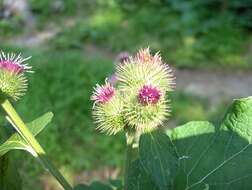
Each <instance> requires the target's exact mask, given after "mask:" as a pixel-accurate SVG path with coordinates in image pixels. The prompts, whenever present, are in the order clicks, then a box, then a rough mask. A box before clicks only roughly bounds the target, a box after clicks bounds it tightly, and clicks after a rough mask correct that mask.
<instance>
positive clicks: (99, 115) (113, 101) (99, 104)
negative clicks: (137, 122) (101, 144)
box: [91, 82, 124, 135]
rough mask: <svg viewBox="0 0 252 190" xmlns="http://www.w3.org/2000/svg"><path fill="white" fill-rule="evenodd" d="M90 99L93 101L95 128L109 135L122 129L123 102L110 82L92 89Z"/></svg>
mask: <svg viewBox="0 0 252 190" xmlns="http://www.w3.org/2000/svg"><path fill="white" fill-rule="evenodd" d="M91 100H93V101H94V107H93V117H94V120H95V123H97V129H98V130H100V131H101V132H105V133H107V134H109V135H112V134H116V133H118V132H119V131H121V130H123V128H124V123H123V116H122V109H123V104H122V101H121V97H120V96H119V94H116V91H115V88H114V87H113V86H111V84H110V83H107V82H106V83H105V85H102V86H99V85H97V87H96V88H95V90H94V93H93V95H92V96H91Z"/></svg>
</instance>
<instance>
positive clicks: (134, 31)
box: [54, 0, 252, 67]
mask: <svg viewBox="0 0 252 190" xmlns="http://www.w3.org/2000/svg"><path fill="white" fill-rule="evenodd" d="M98 2H99V1H98ZM113 2H114V3H111V4H109V3H108V4H106V5H104V4H103V6H99V4H98V5H97V9H96V10H95V11H92V12H91V13H90V14H89V16H88V17H84V18H80V19H78V20H77V22H76V24H75V25H74V26H72V27H70V28H66V29H65V30H63V31H62V32H61V33H59V35H58V36H57V37H56V39H55V40H54V45H55V47H56V48H72V47H81V46H82V45H84V43H95V44H96V45H100V46H102V47H104V48H107V49H110V50H112V51H115V52H119V51H122V50H132V51H134V50H136V49H138V48H139V47H142V46H151V47H152V48H153V49H155V50H161V52H162V53H163V55H165V57H166V58H168V60H170V62H171V63H174V64H176V65H177V66H181V67H206V66H212V65H213V66H217V65H225V66H230V67H236V66H238V67H247V66H249V62H250V61H251V59H250V57H249V56H248V55H247V54H248V45H249V43H248V42H249V41H250V35H249V31H250V30H251V27H252V25H251V20H252V14H251V11H250V10H251V9H252V3H251V2H249V1H244V2H241V1H237V0H234V1H225V0H222V1H221V0H209V1H200V0H193V1H177V0H173V1H165V0H164V1H161V0H160V1H151V0H150V1H122V0H115V1H113Z"/></svg>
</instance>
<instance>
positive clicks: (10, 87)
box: [0, 51, 32, 100]
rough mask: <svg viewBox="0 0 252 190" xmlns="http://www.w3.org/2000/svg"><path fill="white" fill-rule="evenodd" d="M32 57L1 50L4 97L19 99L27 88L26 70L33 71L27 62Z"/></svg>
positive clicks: (0, 84) (1, 84) (0, 63)
mask: <svg viewBox="0 0 252 190" xmlns="http://www.w3.org/2000/svg"><path fill="white" fill-rule="evenodd" d="M28 59H30V57H27V58H22V57H21V54H19V55H15V54H14V53H11V54H9V53H7V54H6V53H4V52H2V51H1V52H0V92H1V97H2V98H7V97H10V98H12V99H14V100H17V99H19V98H20V97H21V96H23V95H24V94H25V91H26V90H27V79H26V77H25V72H32V71H31V66H28V64H26V63H25V62H26V61H27V60H28Z"/></svg>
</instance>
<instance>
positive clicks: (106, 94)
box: [91, 83, 115, 103]
mask: <svg viewBox="0 0 252 190" xmlns="http://www.w3.org/2000/svg"><path fill="white" fill-rule="evenodd" d="M114 95H115V89H114V87H113V86H111V85H110V84H109V83H108V84H105V85H103V86H97V87H96V89H95V92H94V94H93V95H92V96H91V100H93V101H95V102H96V103H106V102H108V101H109V100H110V99H111V98H112V97H113V96H114Z"/></svg>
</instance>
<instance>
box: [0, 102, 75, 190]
mask: <svg viewBox="0 0 252 190" xmlns="http://www.w3.org/2000/svg"><path fill="white" fill-rule="evenodd" d="M1 105H2V107H3V109H4V110H5V112H6V113H7V115H8V117H9V119H11V121H12V123H13V124H14V125H15V126H14V127H15V128H16V130H17V131H18V133H19V134H20V135H21V136H22V138H23V139H24V140H25V141H26V142H27V143H28V145H29V146H30V147H31V148H32V150H33V151H34V153H35V156H37V158H38V159H39V160H40V162H41V163H42V164H43V166H44V167H45V168H46V169H47V170H48V171H49V172H50V173H51V174H52V175H53V176H54V177H55V178H56V179H57V181H58V182H59V183H60V184H61V185H62V187H64V189H65V190H73V188H72V186H71V185H70V184H69V183H68V182H67V180H66V179H65V178H64V177H63V176H62V174H61V173H60V171H59V170H58V169H57V168H56V167H55V166H54V165H53V164H52V163H51V161H50V160H49V158H48V157H47V155H46V153H45V151H44V149H43V148H42V147H41V145H40V144H39V142H38V141H37V140H36V139H35V137H34V136H33V134H32V133H31V132H30V131H29V129H28V128H27V126H26V125H25V123H24V122H23V120H22V119H21V118H20V116H19V115H18V113H17V112H16V110H15V109H14V107H13V106H12V105H11V103H10V102H9V101H8V100H7V99H6V100H5V101H3V102H2V103H1Z"/></svg>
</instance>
